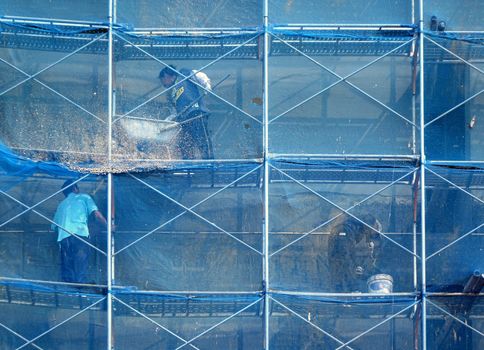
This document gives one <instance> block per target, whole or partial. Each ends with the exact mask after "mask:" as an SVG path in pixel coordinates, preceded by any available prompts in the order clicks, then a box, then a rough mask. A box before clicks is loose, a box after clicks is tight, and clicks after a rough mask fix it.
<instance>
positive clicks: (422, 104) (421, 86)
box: [419, 0, 427, 350]
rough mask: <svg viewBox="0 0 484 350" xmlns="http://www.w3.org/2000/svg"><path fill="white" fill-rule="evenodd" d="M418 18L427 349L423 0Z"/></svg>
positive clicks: (424, 300)
mask: <svg viewBox="0 0 484 350" xmlns="http://www.w3.org/2000/svg"><path fill="white" fill-rule="evenodd" d="M419 7H420V20H419V55H420V66H419V68H420V75H419V80H420V195H421V206H420V216H421V217H420V220H421V230H422V235H421V240H422V245H421V246H422V251H421V256H422V320H421V322H422V348H423V350H426V349H427V295H426V293H427V288H426V286H427V285H426V280H427V269H426V265H427V263H426V227H425V206H426V202H425V162H426V158H425V105H424V103H425V83H424V61H425V55H424V39H425V37H424V32H423V31H424V19H423V18H424V17H423V0H419Z"/></svg>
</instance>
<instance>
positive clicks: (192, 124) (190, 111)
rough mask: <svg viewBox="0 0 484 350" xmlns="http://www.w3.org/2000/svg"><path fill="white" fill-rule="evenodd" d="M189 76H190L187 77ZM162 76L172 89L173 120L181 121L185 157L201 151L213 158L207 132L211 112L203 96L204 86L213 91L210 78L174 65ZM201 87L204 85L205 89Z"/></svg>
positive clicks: (206, 157) (163, 83) (182, 152)
mask: <svg viewBox="0 0 484 350" xmlns="http://www.w3.org/2000/svg"><path fill="white" fill-rule="evenodd" d="M188 76H191V77H190V78H189V79H185V78H186V77H188ZM159 78H160V81H161V83H162V85H163V86H164V87H165V88H172V89H171V91H170V97H169V99H170V102H171V103H172V105H173V106H174V107H175V110H176V113H175V114H174V115H173V116H172V117H171V120H175V121H177V122H179V123H180V127H181V140H180V152H181V155H182V158H183V159H190V158H194V156H195V153H196V152H197V151H198V152H200V156H201V158H203V159H213V149H212V140H211V138H210V134H209V131H208V117H209V115H210V112H209V110H208V109H207V107H206V106H205V102H204V98H203V97H204V92H203V90H204V89H205V90H206V91H211V83H210V79H208V77H207V75H206V74H205V73H203V72H199V71H193V70H188V69H181V70H180V72H178V71H177V70H176V69H175V67H174V66H168V67H165V68H163V69H162V70H161V71H160V74H159ZM195 82H196V83H198V85H197V84H196V83H195ZM199 86H203V89H202V88H200V87H199Z"/></svg>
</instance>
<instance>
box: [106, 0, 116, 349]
mask: <svg viewBox="0 0 484 350" xmlns="http://www.w3.org/2000/svg"><path fill="white" fill-rule="evenodd" d="M115 11H116V0H110V1H109V41H108V61H109V62H108V64H109V69H108V90H109V94H108V166H109V171H111V165H112V164H111V163H112V137H113V135H112V121H113V112H114V96H113V94H114V91H113V90H114V87H113V80H114V76H113V74H114V71H113V51H114V47H113V23H114V21H115V18H114V14H115ZM112 200H113V176H112V173H111V172H109V173H108V193H107V202H108V203H107V207H108V208H107V223H108V229H107V231H108V233H107V240H106V241H107V287H108V295H107V307H106V308H107V329H108V335H107V336H108V339H107V347H108V350H111V349H114V341H113V307H112V305H113V298H112V293H111V292H112V282H113V244H112V239H113V237H112V229H113V225H112V224H113V222H112V221H113V220H112V218H113V210H112V209H113V208H112V206H113V202H112Z"/></svg>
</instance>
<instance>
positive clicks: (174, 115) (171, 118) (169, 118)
mask: <svg viewBox="0 0 484 350" xmlns="http://www.w3.org/2000/svg"><path fill="white" fill-rule="evenodd" d="M175 119H176V114H170V115H169V116H168V117H166V118H165V120H166V121H168V122H171V121H173V120H175Z"/></svg>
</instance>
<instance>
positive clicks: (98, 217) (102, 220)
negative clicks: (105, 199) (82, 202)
mask: <svg viewBox="0 0 484 350" xmlns="http://www.w3.org/2000/svg"><path fill="white" fill-rule="evenodd" d="M93 214H94V217H95V218H96V221H97V222H99V223H100V224H102V225H104V226H106V227H107V226H108V222H107V221H106V218H105V217H104V215H103V214H102V213H101V212H100V211H99V210H94V212H93Z"/></svg>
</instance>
